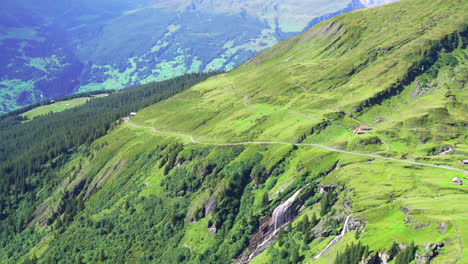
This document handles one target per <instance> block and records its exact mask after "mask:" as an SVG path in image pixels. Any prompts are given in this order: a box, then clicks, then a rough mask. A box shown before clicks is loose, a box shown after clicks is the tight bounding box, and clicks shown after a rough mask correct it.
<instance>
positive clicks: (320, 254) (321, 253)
mask: <svg viewBox="0 0 468 264" xmlns="http://www.w3.org/2000/svg"><path fill="white" fill-rule="evenodd" d="M350 217H351V215H348V217H346V220H345V223H344V226H343V230H341V234H340V235H339V236H337V237H335V238H334V239H332V241H330V243H328V245H327V246H326V247H325V248H324V249H322V251H320V252H319V253H318V254H317V255H316V256H315V257H314V258H313V260H316V259H318V258H320V257H321V256H322V255H323V253H325V252H326V251H327V250H328V249H329V248H330V247H331V246H333V244H335V243H336V242H337V241H338V240H340V238H342V237H343V236H344V235H346V233H347V232H348V221H349V218H350Z"/></svg>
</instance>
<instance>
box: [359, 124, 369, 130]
mask: <svg viewBox="0 0 468 264" xmlns="http://www.w3.org/2000/svg"><path fill="white" fill-rule="evenodd" d="M358 128H360V129H361V130H364V131H368V130H372V127H370V126H368V125H362V126H358Z"/></svg>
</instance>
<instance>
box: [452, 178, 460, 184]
mask: <svg viewBox="0 0 468 264" xmlns="http://www.w3.org/2000/svg"><path fill="white" fill-rule="evenodd" d="M452 183H453V184H455V185H462V184H463V183H462V181H461V180H460V178H458V177H455V178H453V180H452Z"/></svg>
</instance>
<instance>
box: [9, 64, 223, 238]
mask: <svg viewBox="0 0 468 264" xmlns="http://www.w3.org/2000/svg"><path fill="white" fill-rule="evenodd" d="M214 74H216V73H202V74H188V75H184V76H181V77H177V78H174V79H171V80H168V81H164V82H154V83H149V84H145V85H140V86H136V87H132V88H128V89H124V90H121V91H116V92H111V93H110V95H109V96H106V97H101V98H96V99H92V100H91V101H89V102H87V103H86V104H84V105H82V106H78V107H75V108H72V109H69V110H67V111H63V112H60V113H50V114H48V115H44V116H38V117H36V118H34V119H33V120H30V121H28V122H22V121H24V118H22V117H20V116H18V114H20V113H22V112H24V111H25V110H27V109H29V107H26V108H25V109H23V110H18V111H16V112H13V113H9V114H6V115H3V116H1V117H0V231H1V233H2V235H4V236H5V237H8V236H9V235H10V234H12V233H19V232H21V231H22V230H23V229H24V228H25V227H26V225H27V224H28V223H29V221H30V220H31V218H32V217H33V213H34V210H35V207H36V206H37V204H36V202H37V201H36V194H37V192H38V190H41V189H45V190H50V188H52V186H51V185H50V184H52V182H54V181H53V180H52V179H53V178H54V177H56V176H55V174H56V173H57V169H59V168H60V167H61V166H62V165H64V164H65V163H66V162H67V161H68V159H69V158H70V157H71V156H72V155H73V153H76V152H77V151H78V149H81V151H84V152H85V153H86V152H88V155H90V154H91V153H89V152H90V150H89V146H90V144H91V143H92V142H94V141H95V140H96V139H97V138H99V137H101V136H104V135H105V134H106V133H107V131H108V130H109V129H111V128H112V127H114V126H115V125H116V124H117V123H116V121H117V120H120V118H122V117H125V116H128V115H129V113H130V112H132V111H138V110H139V109H142V108H144V107H147V106H149V105H152V104H154V103H157V102H159V101H161V100H164V99H167V98H169V97H171V96H173V95H175V94H177V93H180V92H182V91H184V90H186V89H188V88H190V87H191V86H193V85H195V84H197V83H199V82H201V81H203V80H205V79H207V78H208V77H210V76H213V75H214ZM90 94H93V93H87V94H84V95H85V96H89V95H90ZM76 96H77V95H73V96H69V97H67V98H68V99H70V98H73V97H76ZM80 96H83V95H80ZM171 162H172V160H171ZM171 165H172V166H173V164H171ZM168 169H170V168H168ZM66 198H67V197H66ZM68 198H69V199H68V200H67V199H66V200H65V204H63V208H62V207H60V208H59V210H58V211H57V214H62V213H64V214H65V216H66V217H65V218H64V219H61V221H63V222H64V224H68V223H69V221H70V219H72V217H73V216H74V215H75V213H76V211H77V210H79V208H80V206H81V205H79V204H76V203H77V202H76V201H77V199H75V198H76V197H74V195H73V194H71V196H69V197H68ZM60 229H61V230H63V228H60Z"/></svg>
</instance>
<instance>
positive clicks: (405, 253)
mask: <svg viewBox="0 0 468 264" xmlns="http://www.w3.org/2000/svg"><path fill="white" fill-rule="evenodd" d="M416 249H417V247H416V246H415V245H414V243H413V242H411V243H410V244H409V245H408V246H407V247H405V248H404V249H403V250H402V251H400V252H399V253H398V255H396V257H395V264H409V263H411V261H413V260H414V257H415V254H416Z"/></svg>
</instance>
